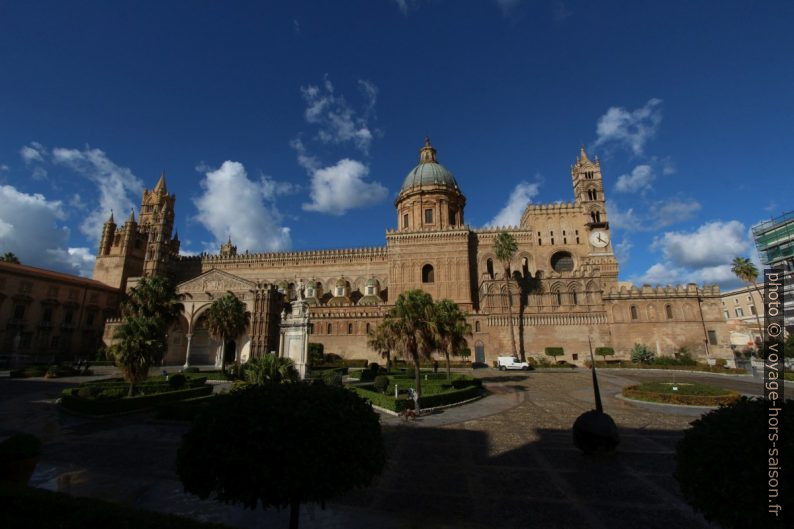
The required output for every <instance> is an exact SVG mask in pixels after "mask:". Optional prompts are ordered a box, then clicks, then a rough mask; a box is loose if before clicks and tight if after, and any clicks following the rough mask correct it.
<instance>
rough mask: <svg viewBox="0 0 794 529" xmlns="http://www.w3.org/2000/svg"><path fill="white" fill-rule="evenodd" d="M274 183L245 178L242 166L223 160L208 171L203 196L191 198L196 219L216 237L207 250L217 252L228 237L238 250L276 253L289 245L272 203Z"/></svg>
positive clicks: (207, 244) (202, 182) (203, 184)
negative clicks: (216, 166)
mask: <svg viewBox="0 0 794 529" xmlns="http://www.w3.org/2000/svg"><path fill="white" fill-rule="evenodd" d="M277 186H278V184H277V183H275V182H273V181H272V180H270V179H269V178H267V177H263V178H262V179H261V180H260V181H259V182H255V181H252V180H250V179H249V178H248V174H247V173H246V171H245V167H243V164H241V163H239V162H233V161H228V160H227V161H225V162H223V164H222V165H221V166H220V167H219V168H218V169H215V170H210V169H207V170H206V173H205V178H204V179H203V180H202V181H201V188H202V190H203V193H202V194H201V195H200V196H199V197H197V198H195V199H193V202H194V204H195V205H196V208H198V211H199V213H198V215H197V216H196V218H197V219H198V221H199V222H201V224H203V225H204V227H206V228H207V230H209V232H210V233H212V235H213V237H214V238H215V240H214V241H212V242H211V243H206V244H205V247H206V249H207V251H211V252H217V251H218V247H219V246H220V244H222V243H223V242H226V239H227V237H228V236H229V235H231V237H232V241H233V242H234V243H235V245H236V246H237V248H238V250H239V251H243V250H251V251H263V250H264V251H277V250H284V249H286V248H288V247H289V246H290V230H289V228H287V227H283V226H281V225H280V223H281V220H282V216H281V214H280V213H279V211H278V210H277V209H276V207H275V205H274V204H273V198H274V197H275V196H276V194H277V192H276V190H275V189H276V187H277Z"/></svg>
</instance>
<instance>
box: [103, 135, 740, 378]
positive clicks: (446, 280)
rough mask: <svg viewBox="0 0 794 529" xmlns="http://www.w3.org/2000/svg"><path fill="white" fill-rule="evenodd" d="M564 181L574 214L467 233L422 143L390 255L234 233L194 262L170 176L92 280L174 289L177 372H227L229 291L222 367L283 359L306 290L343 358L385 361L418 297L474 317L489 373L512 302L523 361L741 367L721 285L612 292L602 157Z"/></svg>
mask: <svg viewBox="0 0 794 529" xmlns="http://www.w3.org/2000/svg"><path fill="white" fill-rule="evenodd" d="M570 173H571V184H572V190H573V202H568V203H555V204H530V205H528V206H527V208H526V210H525V211H524V213H523V215H522V216H521V221H520V224H519V225H518V226H508V227H500V228H473V227H471V226H468V225H467V224H466V221H465V208H466V196H465V195H464V193H463V190H462V188H461V187H460V185H459V184H458V181H457V180H456V178H455V176H454V175H453V173H452V172H451V171H450V170H448V169H447V168H446V167H444V166H443V165H442V164H441V163H439V161H438V156H437V151H436V149H435V148H433V146H432V145H431V144H430V141H429V140H427V139H426V140H425V143H424V146H423V147H422V148H421V149H420V150H419V163H418V164H417V165H416V166H415V167H414V168H413V169H411V170H410V171H409V172H408V174H407V175H406V177H405V179H404V180H403V183H402V187H401V189H400V193H399V195H398V196H397V199H396V200H395V202H394V207H395V210H396V224H395V225H394V226H393V227H392V228H390V229H387V230H386V233H385V238H386V240H385V245H383V246H377V247H371V248H340V249H334V250H305V251H294V252H274V253H247V252H246V253H237V248H236V247H235V246H234V245H233V244H232V239H231V237H230V239H229V241H228V242H227V243H225V244H223V245H222V246H221V248H220V251H219V253H218V254H213V255H210V254H202V255H197V256H181V255H179V238H178V235H177V234H176V232H175V231H174V207H175V203H176V197H175V196H174V195H172V194H169V192H168V189H167V186H166V181H165V177H164V176H161V177H160V180H159V181H158V182H157V184H156V185H155V186H154V189H152V190H151V191H149V190H144V192H143V200H142V202H141V210H140V215H139V217H138V219H137V220H136V218H135V214H134V212H132V213H131V214H130V216H129V218H128V219H127V220H126V221H125V222H124V224H123V225H121V226H119V225H117V224H116V223H115V221H114V218H113V216H112V215H111V217H110V218H109V219H108V221H107V222H106V223H105V225H104V227H103V231H102V237H101V241H100V244H99V250H98V254H97V257H96V265H95V269H94V275H93V277H94V279H95V280H98V281H100V282H102V283H105V284H107V285H109V286H112V287H115V288H119V289H122V290H125V289H128V288H130V287H132V286H134V285H135V283H136V281H137V280H138V279H139V278H140V277H145V276H152V275H167V276H169V277H171V278H172V279H173V280H174V281H175V282H176V283H177V293H178V295H179V298H180V301H181V303H182V306H183V310H182V314H181V317H180V319H179V321H178V322H177V323H175V324H174V326H173V328H172V329H171V330H170V331H169V333H168V354H167V357H166V363H168V364H186V363H188V362H189V363H190V364H212V363H217V361H218V360H219V358H218V355H219V354H220V351H221V344H220V343H219V342H216V341H215V340H214V339H213V338H212V337H211V336H210V335H209V334H208V332H207V326H206V318H204V317H203V315H204V312H205V311H206V309H207V308H208V307H209V305H210V304H211V303H212V301H213V300H214V299H216V298H217V297H219V296H222V295H224V294H225V293H226V292H232V293H234V294H235V295H236V296H237V297H238V298H239V299H241V300H242V301H243V302H244V303H245V305H246V308H247V310H248V312H249V313H250V321H249V325H248V329H247V331H246V333H244V334H243V335H241V336H238V337H237V338H236V339H235V340H232V341H230V342H229V343H227V344H226V350H227V353H226V354H227V357H228V359H235V358H236V359H239V360H241V361H246V360H247V359H248V358H251V357H254V356H257V355H261V354H265V353H268V352H271V351H277V350H278V347H279V332H280V321H281V312H282V310H283V309H284V307H285V305H286V304H287V303H286V302H287V301H289V300H292V299H295V298H297V297H298V296H299V295H300V293H299V292H298V290H299V289H302V296H303V297H304V298H305V299H306V300H307V302H308V303H309V312H308V316H309V321H310V327H309V332H310V336H309V341H310V342H311V343H321V344H323V346H324V350H325V352H326V353H335V354H338V355H340V356H342V357H344V358H351V359H352V358H356V359H361V358H366V359H369V360H371V361H378V360H380V358H379V357H378V354H377V353H376V352H375V351H372V350H370V349H369V348H368V347H367V333H368V331H369V330H370V329H372V328H373V327H374V326H376V325H377V324H378V323H379V322H380V321H381V319H382V318H383V316H384V314H385V313H386V312H387V311H388V310H389V308H390V307H391V305H392V304H393V303H394V301H395V300H396V299H397V297H398V296H399V295H400V293H401V292H404V291H406V290H409V289H416V288H420V289H422V290H424V291H426V292H428V293H430V294H431V295H432V296H433V299H441V298H448V299H451V300H453V301H455V302H456V303H457V304H458V305H459V306H460V307H461V309H462V310H463V311H465V312H466V313H467V315H468V319H469V323H470V324H471V328H472V331H473V335H472V337H470V338H469V340H468V341H469V348H470V351H471V357H470V359H471V360H472V361H476V362H483V363H487V364H489V365H490V364H491V363H492V362H493V360H495V359H496V357H497V356H503V355H509V354H510V353H511V339H510V328H511V326H510V317H511V316H510V311H509V309H508V305H509V303H510V302H512V319H513V326H512V327H513V329H514V332H515V339H516V346H517V348H518V349H519V350H520V351H521V352H523V353H524V354H525V355H526V356H527V357H528V358H530V357H536V358H537V357H541V356H543V355H544V350H545V349H546V348H547V347H562V348H563V350H564V356H563V357H558V359H563V360H567V361H568V362H570V363H573V364H580V365H581V364H582V363H583V362H584V361H585V360H586V359H587V358H589V347H590V345H591V344H592V347H593V348H595V347H612V348H613V349H614V350H615V353H616V356H615V358H627V357H628V355H629V352H630V350H631V348H632V347H633V345H634V344H635V343H641V344H645V345H647V346H648V347H650V348H651V349H652V350H654V351H655V352H656V354H657V355H670V356H672V355H673V354H675V353H678V352H680V351H682V350H684V349H685V350H686V351H688V352H689V353H690V354H692V355H693V356H694V357H697V358H699V359H707V358H732V354H731V353H730V349H729V337H728V331H727V328H726V324H725V321H724V319H723V315H722V307H721V299H720V292H719V287H717V286H716V285H714V286H708V285H704V286H702V287H698V286H697V285H695V284H694V283H690V284H688V285H678V286H671V285H667V286H658V285H657V286H651V285H643V286H634V285H632V284H630V283H625V282H620V281H618V262H617V259H616V258H615V254H614V251H613V245H612V239H611V235H610V227H609V219H608V217H607V211H606V208H605V195H604V183H603V177H602V173H601V164H600V161H599V160H598V158H597V157H596V158H595V159H594V160H590V159H589V157H588V155H587V153H586V152H585V149H584V148H582V149H581V150H580V152H579V155H578V156H577V158H576V161H575V163H574V164H573V165H572V166H571V171H570ZM503 231H506V232H508V233H510V234H511V235H512V236H513V237H514V238H515V240H516V242H517V243H518V252H517V253H516V254H515V258H514V259H513V261H512V262H511V263H510V267H509V270H505V269H504V267H503V266H502V263H500V262H499V261H498V260H497V259H496V256H495V254H494V249H493V241H494V239H495V237H496V236H497V235H498V234H499V233H501V232H503ZM232 236H233V234H232ZM505 273H507V274H509V281H508V282H507V283H506V282H505V280H504V279H505V278H504V274H505ZM113 326H114V322H113V321H111V322H109V323H108V325H107V327H106V330H105V339H106V340H108V339H109V338H110V336H111V335H112V328H113Z"/></svg>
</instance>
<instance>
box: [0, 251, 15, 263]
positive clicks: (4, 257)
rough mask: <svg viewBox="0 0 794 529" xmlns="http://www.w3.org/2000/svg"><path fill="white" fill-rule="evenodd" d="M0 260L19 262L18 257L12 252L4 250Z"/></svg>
mask: <svg viewBox="0 0 794 529" xmlns="http://www.w3.org/2000/svg"><path fill="white" fill-rule="evenodd" d="M0 261H3V262H6V263H12V264H19V257H17V256H16V254H14V253H13V252H6V253H4V254H3V255H2V256H1V257H0Z"/></svg>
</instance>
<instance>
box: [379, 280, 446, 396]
mask: <svg viewBox="0 0 794 529" xmlns="http://www.w3.org/2000/svg"><path fill="white" fill-rule="evenodd" d="M432 312H433V297H432V296H431V295H430V294H428V293H427V292H424V291H423V290H418V289H416V290H406V291H405V292H403V293H401V294H400V295H399V297H398V298H397V301H396V302H395V303H394V307H392V308H391V309H390V310H389V312H388V314H387V315H386V318H385V320H384V321H383V322H382V323H381V326H383V332H385V333H387V336H388V339H389V340H393V343H394V344H395V346H396V347H395V348H396V349H397V351H398V352H399V353H400V354H401V355H403V356H404V357H407V358H410V359H411V361H412V362H413V364H414V385H415V386H416V388H415V389H416V392H417V395H419V397H421V396H422V386H421V384H422V383H421V373H420V361H421V359H422V358H428V359H429V358H430V354H431V353H432V352H433V351H434V350H435V349H437V344H436V341H435V334H434V333H433V329H432V328H431V325H430V322H431V320H432V317H433V314H432ZM416 405H417V411H419V408H420V406H419V401H418V400H417V403H416Z"/></svg>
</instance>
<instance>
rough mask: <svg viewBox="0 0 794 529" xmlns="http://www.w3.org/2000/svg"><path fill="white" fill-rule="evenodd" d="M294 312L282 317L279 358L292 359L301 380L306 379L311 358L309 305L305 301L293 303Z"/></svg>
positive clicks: (299, 300) (284, 314) (283, 314)
mask: <svg viewBox="0 0 794 529" xmlns="http://www.w3.org/2000/svg"><path fill="white" fill-rule="evenodd" d="M290 305H291V306H292V312H290V313H289V314H287V313H286V312H284V313H282V315H281V343H280V344H279V356H281V357H285V358H291V359H292V361H293V362H295V368H296V369H297V370H298V373H299V374H300V377H301V380H303V379H304V378H306V362H307V360H308V357H309V305H308V303H306V301H304V300H303V299H298V300H296V301H293V302H292V303H291V304H290Z"/></svg>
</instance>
